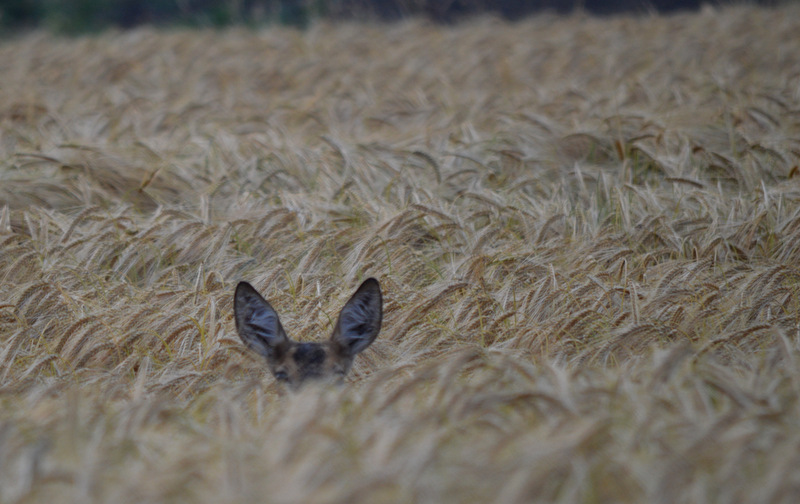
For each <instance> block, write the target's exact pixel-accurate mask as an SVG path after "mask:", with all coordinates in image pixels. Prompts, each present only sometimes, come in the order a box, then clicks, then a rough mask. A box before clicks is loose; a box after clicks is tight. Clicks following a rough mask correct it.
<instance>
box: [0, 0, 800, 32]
mask: <svg viewBox="0 0 800 504" xmlns="http://www.w3.org/2000/svg"><path fill="white" fill-rule="evenodd" d="M709 1H710V2H711V3H720V2H722V3H730V2H731V1H736V0H0V28H2V29H3V30H4V31H17V30H24V29H27V28H35V27H45V28H49V29H52V30H55V31H59V32H68V33H69V32H72V33H75V32H77V33H80V32H86V31H95V30H100V29H104V28H107V27H120V28H130V27H133V26H137V25H142V24H155V25H176V24H177V25H189V26H226V25H230V24H250V25H260V24H265V23H279V24H288V25H295V26H304V25H306V24H307V23H308V22H309V21H311V20H312V19H316V18H321V17H326V18H335V19H341V18H356V19H380V20H384V21H391V20H397V19H402V18H404V17H410V16H425V17H428V18H429V19H431V20H433V21H436V22H443V23H449V22H454V21H457V20H458V19H461V18H464V17H468V16H470V15H474V14H480V13H487V12H488V13H493V14H495V15H500V16H502V17H504V18H506V19H511V20H514V19H519V18H521V17H524V16H527V15H531V14H534V13H537V12H542V11H552V12H558V13H562V14H563V13H569V12H572V11H575V10H578V9H580V10H583V11H586V12H589V13H592V14H601V15H602V14H614V13H619V12H640V13H644V12H672V11H676V10H691V9H696V8H698V7H699V6H700V5H701V3H708V2H709ZM754 1H757V0H754ZM786 1H797V0H762V1H760V3H764V4H774V3H780V2H786Z"/></svg>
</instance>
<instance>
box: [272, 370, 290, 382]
mask: <svg viewBox="0 0 800 504" xmlns="http://www.w3.org/2000/svg"><path fill="white" fill-rule="evenodd" d="M275 379H276V380H278V381H279V382H286V381H289V375H288V374H287V373H286V371H278V372H276V373H275Z"/></svg>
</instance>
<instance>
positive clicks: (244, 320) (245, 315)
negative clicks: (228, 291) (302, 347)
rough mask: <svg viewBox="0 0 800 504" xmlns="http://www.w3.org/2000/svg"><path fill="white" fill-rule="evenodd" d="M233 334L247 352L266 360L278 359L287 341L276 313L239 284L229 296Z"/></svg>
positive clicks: (247, 285)
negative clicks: (237, 335) (234, 328)
mask: <svg viewBox="0 0 800 504" xmlns="http://www.w3.org/2000/svg"><path fill="white" fill-rule="evenodd" d="M233 313H234V318H235V319H236V330H237V331H238V332H239V337H240V338H241V339H242V342H243V343H244V344H245V346H247V347H248V348H251V349H253V350H255V351H256V352H258V353H259V354H261V355H263V356H264V357H266V358H267V359H279V358H280V356H281V355H283V354H284V353H285V351H286V349H287V348H288V345H289V338H288V337H287V336H286V332H285V331H284V330H283V326H281V321H280V319H279V318H278V313H277V312H276V311H275V310H274V309H273V308H272V306H270V304H269V303H268V302H267V301H266V300H265V299H264V298H263V297H261V295H260V294H259V293H258V292H257V291H256V290H255V289H254V288H253V286H252V285H250V284H249V283H247V282H239V285H237V286H236V293H235V294H234V295H233Z"/></svg>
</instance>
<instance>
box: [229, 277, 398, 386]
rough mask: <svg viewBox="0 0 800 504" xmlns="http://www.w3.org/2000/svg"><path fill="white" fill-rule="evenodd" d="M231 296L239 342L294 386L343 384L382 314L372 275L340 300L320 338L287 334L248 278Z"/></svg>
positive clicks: (378, 327) (373, 335)
mask: <svg viewBox="0 0 800 504" xmlns="http://www.w3.org/2000/svg"><path fill="white" fill-rule="evenodd" d="M233 299H234V301H233V312H234V319H235V321H236V331H237V332H238V333H239V337H240V338H241V340H242V343H244V345H245V346H246V347H248V348H249V349H251V350H253V351H255V352H256V353H257V354H259V355H261V356H262V357H264V358H265V359H266V361H267V367H268V368H269V370H270V372H271V373H272V376H273V377H274V378H275V380H277V381H278V382H281V383H284V384H286V385H288V386H289V388H291V389H295V390H296V389H298V388H300V387H301V386H303V385H305V384H307V383H309V382H334V383H342V382H343V381H344V377H345V376H346V375H347V373H348V372H349V371H350V368H351V366H352V365H353V360H354V359H355V356H356V355H358V354H359V353H361V352H363V351H364V350H365V349H366V348H367V347H369V346H370V345H371V344H372V342H373V341H375V338H377V337H378V333H379V332H380V330H381V321H382V319H383V298H382V295H381V286H380V283H379V282H378V281H377V280H376V279H374V278H368V279H366V280H364V282H363V283H362V284H361V286H360V287H359V288H358V289H357V290H356V292H355V293H354V294H353V295H352V296H351V297H350V299H349V300H348V301H347V303H345V305H344V307H343V308H342V310H341V312H339V317H338V319H337V321H336V325H335V326H334V327H333V333H332V334H331V336H330V338H328V340H326V341H322V342H308V343H301V342H299V341H294V340H292V339H290V338H289V337H288V336H287V335H286V331H284V329H283V326H282V325H281V321H280V318H279V317H278V313H277V312H276V311H275V309H274V308H272V305H270V304H269V302H267V300H266V299H264V298H263V297H262V296H261V294H259V293H258V291H257V290H256V289H255V288H254V287H253V286H252V285H250V284H249V283H247V282H244V281H243V282H239V284H238V285H237V286H236V292H235V293H234V295H233Z"/></svg>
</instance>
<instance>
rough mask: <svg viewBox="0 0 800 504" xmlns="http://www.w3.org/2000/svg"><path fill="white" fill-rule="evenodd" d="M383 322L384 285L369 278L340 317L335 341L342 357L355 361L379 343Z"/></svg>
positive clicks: (337, 322) (334, 337)
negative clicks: (362, 352) (357, 356)
mask: <svg viewBox="0 0 800 504" xmlns="http://www.w3.org/2000/svg"><path fill="white" fill-rule="evenodd" d="M382 319H383V299H382V297H381V285H380V284H379V283H378V281H377V280H375V279H374V278H368V279H366V280H365V281H364V283H362V284H361V287H359V288H358V290H357V291H356V293H355V294H353V296H352V297H351V298H350V299H349V300H348V301H347V303H346V304H345V305H344V308H342V311H341V313H339V320H337V321H336V327H335V328H334V329H333V335H332V336H331V341H333V343H334V344H335V345H336V347H337V350H338V351H339V352H340V353H341V354H342V355H344V356H346V357H353V356H354V355H356V354H357V353H359V352H361V351H363V350H364V349H365V348H367V347H368V346H369V345H370V344H371V343H372V342H373V341H375V338H376V337H377V336H378V333H379V332H380V330H381V320H382Z"/></svg>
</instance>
